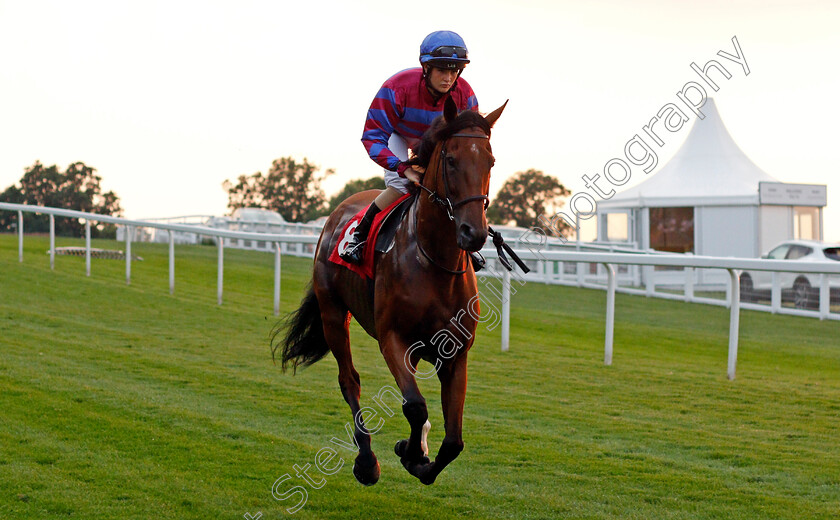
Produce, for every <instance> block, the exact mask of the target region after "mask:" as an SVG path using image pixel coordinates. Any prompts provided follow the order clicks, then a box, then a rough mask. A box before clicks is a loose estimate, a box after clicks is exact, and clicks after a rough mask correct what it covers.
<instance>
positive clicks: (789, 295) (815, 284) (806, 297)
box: [741, 240, 840, 309]
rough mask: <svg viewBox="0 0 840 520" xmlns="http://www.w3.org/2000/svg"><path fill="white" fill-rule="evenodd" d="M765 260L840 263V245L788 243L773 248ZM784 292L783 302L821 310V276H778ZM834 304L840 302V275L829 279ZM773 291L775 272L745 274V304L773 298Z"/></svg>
mask: <svg viewBox="0 0 840 520" xmlns="http://www.w3.org/2000/svg"><path fill="white" fill-rule="evenodd" d="M761 258H770V259H773V260H791V261H794V262H832V261H834V262H840V243H826V242H818V241H816V240H787V241H785V242H782V243H781V244H779V245H777V246H776V247H774V248H773V249H771V250H770V251H769V252H768V253H766V254H764V255H762V256H761ZM777 276H779V282H780V287H781V289H782V301H792V302H793V305H794V307H796V308H798V309H815V308H818V307H819V286H820V281H819V277H820V275H818V274H809V273H777ZM828 285H829V291H830V292H829V294H830V301H831V302H832V303H834V302H836V301H837V300H838V299H840V276H835V275H831V276H829V279H828ZM772 288H773V273H772V272H770V271H749V272H747V271H744V272H742V273H741V295H742V298H743V299H744V301H757V300H760V299H769V298H770V294H771V290H772Z"/></svg>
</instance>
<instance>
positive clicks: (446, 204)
mask: <svg viewBox="0 0 840 520" xmlns="http://www.w3.org/2000/svg"><path fill="white" fill-rule="evenodd" d="M453 137H471V138H474V139H490V137H489V136H487V135H484V134H452V135H451V136H449V139H451V138H453ZM449 139H447V141H448V140H449ZM440 163H441V174H442V175H443V190H444V195H445V196H444V197H441V196H440V195H438V194H437V192H436V191H433V190H430V189H429V188H427V187H425V186H423V185H422V184H420V185H419V186H420V188H421V189H423V190H424V191H425V192H426V193H428V194H429V200H431V201H432V202H435V203H437V204H440V205H441V206H443V209H444V210H445V211H446V215H447V216H448V217H449V220H455V208H459V207H461V206H463V205H464V204H468V203H470V202H473V201H476V200H483V201H484V211H487V207H488V206H489V205H490V197H489V196H488V195H473V196H472V197H467V198H465V199H462V200H459V201H458V202H455V203H453V202H452V197H451V193H450V191H449V174H448V173H447V169H446V141H444V142H443V146H442V147H441V148H440Z"/></svg>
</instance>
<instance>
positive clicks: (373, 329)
mask: <svg viewBox="0 0 840 520" xmlns="http://www.w3.org/2000/svg"><path fill="white" fill-rule="evenodd" d="M505 105H507V102H505ZM505 105H502V106H501V107H499V108H498V109H496V110H495V111H493V112H492V113H490V114H488V115H487V116H486V117H483V116H481V115H480V114H478V113H477V112H473V111H464V112H461V113H460V114H458V110H457V108H456V106H455V103H454V102H452V100H451V99H447V101H446V103H445V106H444V113H443V115H442V116H440V117H438V118H437V119H436V120H435V122H434V123H433V124H432V126H431V127H430V129H429V131H427V132H426V134H425V135H424V136H423V138H422V140H421V143H420V145H419V146H418V147H417V150H416V153H415V154H413V156H412V159H411V162H412V164H416V165H418V166H422V167H425V168H426V172H425V175H424V177H423V181H422V184H421V185H420V188H422V189H423V191H425V192H426V193H427V194H428V196H426V194H423V193H421V194H419V195H417V196H416V197H415V200H414V202H413V204H412V207H411V208H410V209H409V210H408V214H407V215H406V218H405V220H404V221H403V223H402V225H401V226H400V228H399V230H398V231H397V234H396V237H395V240H394V245H393V247H392V248H391V249H390V250H389V251H388V252H387V253H377V255H378V256H377V258H376V264H375V272H374V279H373V280H372V281H370V280H365V279H363V278H362V277H361V276H359V275H358V274H356V273H353V272H351V271H350V270H349V269H347V268H345V267H342V266H339V265H337V264H335V263H333V262H331V261H330V260H329V257H330V254H331V252H332V251H333V249H334V248H335V247H336V244H337V243H338V241H340V240H341V236H340V235H341V234H342V231H343V230H344V229H345V226H346V225H347V222H348V221H349V220H350V219H351V218H352V217H353V216H354V215H356V214H357V213H358V212H359V211H360V210H361V209H363V208H365V207H367V205H368V204H370V203H371V201H372V200H373V199H374V198H375V197H376V195H377V194H378V191H375V190H372V191H365V192H361V193H357V194H355V195H353V196H351V197H349V198H348V199H347V200H345V201H344V202H342V203H341V205H339V206H338V208H336V210H335V211H334V212H333V213H332V214H331V215H330V216H329V218H328V220H327V222H326V224H325V225H324V229H323V231H322V233H321V237H320V239H319V242H318V246H317V249H316V252H315V262H314V269H313V275H312V283H311V286H310V287H309V289H308V292H307V294H306V296H305V297H304V298H303V300H302V302H301V306H300V308H299V309H298V310H297V311H295V312H294V313H293V314H291V315H290V316H289V318H288V319H287V322H286V323H285V328H286V334H285V338H284V339H283V340H282V341H281V342H276V341H275V340H276V336H277V335H278V334H279V333H280V332H281V329H282V328H283V324H282V322H281V323H280V324H278V326H277V327H275V329H274V331H273V332H272V350H273V351H275V350H276V349H278V348H280V347H281V346H282V360H283V369H284V370H285V369H286V368H287V367H288V366H289V365H292V366H293V367H294V369H295V372H296V371H297V368H298V367H300V366H307V365H311V364H313V363H315V362H316V361H318V360H319V359H321V358H322V357H324V356H325V355H326V354H327V352H332V353H333V356H334V357H335V359H336V361H337V362H338V384H339V387H340V388H341V393H342V394H343V395H344V399H345V400H346V401H347V404H349V405H350V410H351V412H352V413H353V418H354V425H355V428H354V438H355V441H356V444H357V445H358V447H359V453H358V455H357V457H356V461H355V464H354V466H353V475H354V476H355V477H356V479H357V480H358V481H359V482H361V483H362V484H364V485H373V484H375V483H376V482H377V481H378V480H379V475H380V468H379V462H378V460H377V459H376V455H374V453H373V450H372V449H371V445H370V431H369V430H368V429H367V428H366V427H365V424H364V418H363V414H364V410H365V409H364V408H362V407H361V405H360V403H359V399H360V396H361V385H360V380H359V373H358V372H357V371H356V369H355V367H354V366H353V358H352V355H351V352H350V336H349V324H350V317H351V315H352V316H353V317H355V318H356V321H358V322H359V324H360V325H361V326H362V327H363V328H364V330H365V331H366V332H367V333H368V334H370V336H372V337H373V338H374V339H376V340H378V342H379V349H380V351H381V352H382V356H383V357H384V358H385V362H386V363H387V364H388V368H389V369H390V371H391V374H392V375H393V376H394V379H395V380H396V382H397V385H398V386H399V390H400V392H401V393H402V397H403V406H402V409H403V414H404V415H405V418H406V419H407V420H408V424H409V425H410V427H411V431H410V433H409V436H408V439H404V440H402V441H399V442H398V443H397V445H396V446H395V448H394V450H395V452H396V454H397V455H398V456H399V457H400V460H401V462H402V464H403V466H404V467H405V468H406V469H407V470H408V472H409V473H410V474H412V475H414V476H415V477H417V478H418V479H419V480H420V481H421V482H422V483H424V484H432V483H433V482H434V481H435V479H436V478H437V476H438V474H440V472H441V471H442V470H443V469H444V468H445V467H446V466H447V465H448V464H449V463H450V462H452V461H453V460H455V458H456V457H457V456H458V455H459V454H460V452H461V450H463V448H464V442H463V440H462V438H461V425H462V416H463V412H464V398H465V395H466V390H467V352H468V351H469V349H470V347H471V346H472V343H473V340H474V338H475V331H476V327H477V322H478V321H477V318H478V312H475V311H474V309H475V308H477V304H478V299H477V294H478V286H477V283H476V277H475V271H474V270H473V267H472V264H471V262H470V258H469V254H468V253H467V252H469V251H478V250H480V249H481V248H482V246H483V245H484V243H485V241H486V240H487V234H488V227H487V219H486V215H485V211H486V208H487V204H488V203H489V197H488V192H489V189H490V169H491V168H492V166H493V163H494V158H493V154H492V150H491V148H490V129H491V127H492V126H493V124H494V123H495V122H496V120H497V119H498V118H499V116H500V115H501V113H502V111H503V110H504V108H505ZM470 309H472V310H470ZM468 310H469V311H470V312H465V311H468ZM435 334H437V335H438V336H437V337H438V339H439V338H440V334H444V335H451V338H458V337H461V338H464V341H463V342H462V343H461V342H458V340H450V341H449V343H446V342H441V341H438V342H437V343H439V345H438V347H444V346H446V348H435V346H434V344H429V341H430V339H431V340H432V343H435V341H434V340H433V339H432V338H433V337H434V336H435ZM456 345H457V348H456ZM420 359H423V360H425V361H427V362H429V363H432V364H433V365H434V367H435V371H436V373H437V376H438V379H439V380H440V384H441V401H442V407H443V416H444V428H445V430H446V434H445V437H444V439H443V443H442V444H441V446H440V449H439V451H438V453H437V456H436V457H435V460H434V461H430V460H429V458H428V457H427V454H428V447H427V444H426V434H427V433H428V429H429V428H430V427H431V425H430V423H429V422H428V412H427V410H426V401H425V399H424V398H423V396H422V395H421V393H420V390H419V388H418V387H417V381H416V379H415V375H418V372H417V364H418V362H419V360H420ZM424 374H426V372H424ZM431 375H432V373H431V371H429V372H428V377H431ZM367 410H370V408H368V409H367ZM374 433H375V432H374Z"/></svg>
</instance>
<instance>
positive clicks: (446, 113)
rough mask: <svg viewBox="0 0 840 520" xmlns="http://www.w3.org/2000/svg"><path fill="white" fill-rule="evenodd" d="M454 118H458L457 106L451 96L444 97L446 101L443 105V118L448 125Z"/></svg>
mask: <svg viewBox="0 0 840 520" xmlns="http://www.w3.org/2000/svg"><path fill="white" fill-rule="evenodd" d="M456 117H458V105H456V104H455V101H454V100H453V99H452V96H446V101H444V103H443V118H444V119H445V120H446V122H447V123H449V122H451V121H453V120H455V118H456Z"/></svg>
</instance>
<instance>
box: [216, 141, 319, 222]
mask: <svg viewBox="0 0 840 520" xmlns="http://www.w3.org/2000/svg"><path fill="white" fill-rule="evenodd" d="M318 169H319V168H318V166H315V165H314V164H311V163H310V162H309V161H308V160H307V159H306V158H304V159H303V162H302V163H298V162H296V161H295V160H294V159H293V158H291V157H282V158H280V159H275V160H274V162H272V163H271V168H270V169H269V170H268V174H267V175H263V174H262V172H257V173H255V174H253V175H240V176H239V178H238V179H237V183H236V184H234V183H232V182H231V181H229V180H226V181H225V182H224V183H222V187H223V188H224V189H225V190H226V191H227V192H228V208H230V210H231V212H232V211H233V210H235V209H238V208H246V207H248V208H263V209H270V210H272V211H276V212H278V213H280V214H281V215H282V216H283V218H284V219H286V220H288V221H289V222H306V221H309V220H312V219H314V218H317V217H319V216H320V215H323V214H324V209H325V205H326V200H327V199H326V196H325V195H324V190H322V189H321V182H322V181H323V180H324V179H325V178H327V177H328V176H330V175H332V174H333V173H335V172H334V170H332V169H328V170H326V171H325V172H324V173H322V174H319V173H318Z"/></svg>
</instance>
